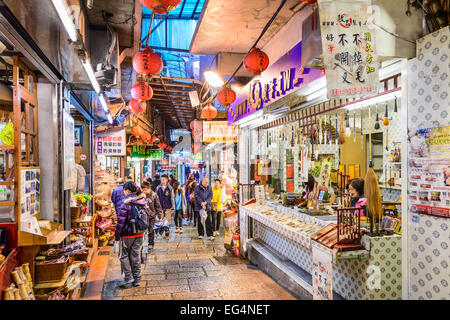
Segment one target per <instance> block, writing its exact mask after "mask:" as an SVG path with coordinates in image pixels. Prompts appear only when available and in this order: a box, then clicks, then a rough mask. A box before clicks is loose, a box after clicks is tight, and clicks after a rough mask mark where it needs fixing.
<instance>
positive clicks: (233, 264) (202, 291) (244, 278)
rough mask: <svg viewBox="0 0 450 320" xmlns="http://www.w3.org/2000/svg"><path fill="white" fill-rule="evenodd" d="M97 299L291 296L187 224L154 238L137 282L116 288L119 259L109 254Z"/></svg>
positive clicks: (216, 242) (195, 298)
mask: <svg viewBox="0 0 450 320" xmlns="http://www.w3.org/2000/svg"><path fill="white" fill-rule="evenodd" d="M109 259H110V260H109V266H108V270H107V273H106V277H105V285H104V288H103V294H102V299H104V300H122V299H123V300H171V299H186V300H213V299H216V300H222V299H223V300H252V299H255V300H256V299H261V300H262V299H264V300H267V299H281V300H288V299H289V300H294V299H295V297H294V296H292V295H291V294H290V293H289V292H288V291H286V290H285V289H283V288H282V287H281V286H279V285H278V284H277V283H276V282H275V281H274V280H272V279H271V278H270V277H269V276H268V275H266V274H265V273H263V272H262V271H261V270H259V269H257V268H256V267H254V266H252V265H250V264H249V262H248V261H247V260H244V259H240V258H237V257H233V256H232V255H231V254H229V253H227V252H226V250H225V249H224V246H223V237H216V240H215V241H214V242H211V241H208V240H205V241H203V240H199V239H197V231H196V230H194V228H192V227H188V226H186V227H185V228H184V233H183V234H176V233H174V230H173V229H171V234H170V238H169V240H166V239H163V238H159V237H158V238H157V239H156V245H155V249H154V251H153V254H151V255H149V256H148V257H147V262H146V264H145V265H144V264H143V265H142V273H141V274H142V280H141V286H140V287H136V288H131V289H123V290H121V289H119V288H117V284H118V283H119V282H120V281H121V275H120V262H119V259H118V257H117V254H113V253H112V251H111V256H110V258H109Z"/></svg>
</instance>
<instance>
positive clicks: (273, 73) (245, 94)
mask: <svg viewBox="0 0 450 320" xmlns="http://www.w3.org/2000/svg"><path fill="white" fill-rule="evenodd" d="M321 76H322V70H320V69H309V68H302V42H301V41H300V42H299V43H297V44H296V45H295V46H294V47H293V48H292V49H291V50H289V51H288V52H287V53H286V54H285V55H283V56H282V57H281V58H280V59H278V60H277V61H275V62H274V63H272V64H271V65H270V66H269V67H268V68H267V70H266V71H264V72H263V73H262V74H261V76H260V77H257V78H255V79H253V80H252V81H251V82H249V83H248V84H247V85H246V86H244V87H243V88H242V89H241V90H239V91H238V92H236V100H235V102H234V103H232V104H231V105H230V108H229V109H228V124H230V125H231V124H233V123H234V122H236V121H238V120H240V119H243V118H245V117H247V116H249V115H251V114H252V113H255V112H256V111H258V110H261V109H263V108H266V107H267V106H269V105H270V104H272V103H274V102H275V101H278V100H280V99H281V98H283V97H285V96H287V95H288V94H290V93H292V92H294V91H296V90H298V89H300V88H302V87H304V86H306V85H307V84H308V83H311V82H313V81H314V80H316V79H319V78H320V77H321Z"/></svg>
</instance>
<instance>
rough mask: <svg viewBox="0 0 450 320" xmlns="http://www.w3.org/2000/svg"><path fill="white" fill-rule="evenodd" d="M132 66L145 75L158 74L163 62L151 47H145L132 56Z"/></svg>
mask: <svg viewBox="0 0 450 320" xmlns="http://www.w3.org/2000/svg"><path fill="white" fill-rule="evenodd" d="M133 68H134V70H136V72H137V73H141V74H145V75H149V74H158V73H160V72H161V71H162V68H163V62H162V60H161V57H160V56H159V55H158V54H156V53H155V52H154V51H153V50H152V49H149V48H146V49H144V50H142V51H140V52H138V53H137V54H136V55H135V56H134V58H133Z"/></svg>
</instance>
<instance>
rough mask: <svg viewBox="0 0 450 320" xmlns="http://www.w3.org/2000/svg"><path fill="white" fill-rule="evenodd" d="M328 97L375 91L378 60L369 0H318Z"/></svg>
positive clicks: (353, 95) (353, 96) (345, 96)
mask: <svg viewBox="0 0 450 320" xmlns="http://www.w3.org/2000/svg"><path fill="white" fill-rule="evenodd" d="M318 4H319V16H320V31H321V37H322V51H323V56H324V64H325V72H326V76H327V91H328V92H327V97H328V99H335V98H357V97H366V96H374V95H377V94H378V83H379V77H378V71H379V63H378V57H377V54H376V48H375V43H376V41H375V30H374V25H373V23H372V19H373V16H372V10H370V9H369V6H370V7H371V5H372V2H371V1H370V0H359V1H354V0H339V1H337V0H319V2H318Z"/></svg>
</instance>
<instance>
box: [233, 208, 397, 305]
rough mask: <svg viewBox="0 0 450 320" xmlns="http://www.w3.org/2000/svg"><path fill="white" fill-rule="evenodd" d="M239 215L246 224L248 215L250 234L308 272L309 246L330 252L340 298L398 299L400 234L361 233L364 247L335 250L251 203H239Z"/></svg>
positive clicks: (318, 220) (242, 237)
mask: <svg viewBox="0 0 450 320" xmlns="http://www.w3.org/2000/svg"><path fill="white" fill-rule="evenodd" d="M270 207H271V208H272V209H276V210H277V211H281V210H283V213H287V214H290V215H292V216H296V217H297V218H300V219H301V220H302V221H304V222H316V223H317V224H320V225H321V226H325V225H327V224H329V223H330V222H326V221H321V220H320V219H318V218H315V217H311V216H308V215H305V214H302V213H299V212H297V211H296V210H290V209H287V208H277V207H276V206H274V205H270ZM240 215H241V223H242V222H244V221H245V223H246V226H247V224H248V223H249V218H252V220H251V221H253V235H252V236H254V237H257V238H258V239H259V240H261V241H262V242H264V243H265V244H266V245H268V246H270V247H271V248H272V249H274V250H275V251H276V252H278V254H280V255H281V256H283V257H285V258H286V259H288V260H290V261H292V262H293V263H295V264H296V265H298V266H299V267H301V268H302V269H303V270H305V271H306V272H308V273H310V274H311V272H312V246H313V245H314V246H320V247H321V248H322V249H324V250H326V251H327V252H328V253H329V254H330V255H332V260H333V290H334V291H335V292H336V293H338V294H339V295H341V296H342V297H343V298H345V299H347V300H374V299H375V300H378V299H385V300H392V299H401V289H402V287H401V236H398V235H395V236H389V237H372V238H370V237H366V236H364V237H363V244H364V246H365V249H367V250H358V251H350V252H344V253H339V254H336V252H335V251H333V250H330V249H328V248H326V247H324V246H322V245H320V244H318V243H317V242H315V241H311V240H310V238H309V235H306V234H304V233H302V232H301V231H300V232H299V231H294V230H292V228H289V227H288V226H286V225H283V224H282V223H279V222H275V221H272V220H271V219H270V216H267V215H265V214H262V213H259V212H257V211H255V210H254V209H252V207H251V205H250V206H246V207H241V208H240ZM303 216H306V217H303ZM305 219H307V220H308V221H305ZM241 226H242V225H241ZM244 230H245V233H246V231H247V228H246V227H245V228H241V232H244ZM247 238H248V235H247V234H245V235H244V234H243V233H242V234H241V239H242V241H245V239H247ZM369 251H370V254H369ZM378 270H379V273H378Z"/></svg>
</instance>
